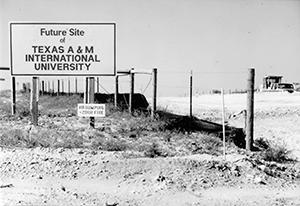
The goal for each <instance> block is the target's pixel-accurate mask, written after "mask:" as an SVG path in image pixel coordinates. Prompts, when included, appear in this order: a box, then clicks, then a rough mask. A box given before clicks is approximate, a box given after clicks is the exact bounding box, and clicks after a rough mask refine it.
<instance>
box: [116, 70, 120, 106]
mask: <svg viewBox="0 0 300 206" xmlns="http://www.w3.org/2000/svg"><path fill="white" fill-rule="evenodd" d="M115 78H116V88H115V89H116V91H115V108H118V94H119V76H118V75H116V77H115Z"/></svg>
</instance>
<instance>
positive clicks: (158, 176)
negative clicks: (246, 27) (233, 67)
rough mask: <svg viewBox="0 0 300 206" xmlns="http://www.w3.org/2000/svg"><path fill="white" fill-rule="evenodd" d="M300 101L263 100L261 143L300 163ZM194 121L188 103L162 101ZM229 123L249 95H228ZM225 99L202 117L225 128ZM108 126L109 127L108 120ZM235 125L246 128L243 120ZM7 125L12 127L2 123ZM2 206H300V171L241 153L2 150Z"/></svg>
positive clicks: (212, 98)
mask: <svg viewBox="0 0 300 206" xmlns="http://www.w3.org/2000/svg"><path fill="white" fill-rule="evenodd" d="M299 102H300V94H299V93H294V94H288V93H267V94H256V95H255V138H259V137H264V138H267V139H270V140H273V141H278V142H284V143H285V144H286V145H287V147H288V148H289V149H291V150H292V155H294V157H295V158H296V157H297V158H300V155H299V154H300V142H299V140H300V128H299V126H298V125H299V123H300V108H299ZM159 104H160V107H161V108H166V109H168V110H170V111H174V112H176V113H179V114H188V112H189V103H188V98H160V99H159ZM225 105H226V111H227V112H226V117H229V114H235V113H236V112H239V111H241V110H243V109H245V107H246V95H244V94H236V95H226V96H225ZM220 108H221V97H220V96H219V95H204V96H199V97H195V98H194V113H195V116H197V117H199V118H203V119H208V120H214V121H216V122H220V121H221V109H220ZM103 121H104V120H103ZM227 121H228V124H231V125H234V126H238V127H243V125H244V117H243V115H237V116H235V117H232V118H230V119H228V118H227ZM1 124H2V125H3V124H9V123H5V122H3V121H2V122H1ZM0 157H1V158H0V171H1V176H0V179H1V182H0V186H1V187H0V201H1V202H0V204H1V205H111V206H116V205H120V206H121V205H128V206H129V205H130V206H131V205H136V206H143V205H144V206H146V205H147V206H148V205H155V206H160V205H163V206H165V205H170V206H171V205H172V206H177V205H178V206H181V205H189V206H200V205H249V206H250V205H261V206H263V205H300V165H299V163H298V162H291V163H286V164H279V163H275V162H265V161H260V160H258V159H256V158H255V155H253V154H252V153H248V152H246V151H243V150H240V151H239V152H237V153H230V154H228V155H227V156H226V160H224V158H223V156H212V155H207V154H195V155H189V156H180V157H179V156H175V157H165V158H163V157H159V158H146V157H138V158H137V157H135V156H134V155H133V154H131V152H129V151H121V152H107V151H101V150H90V149H64V148H58V149H50V148H34V149H13V148H3V147H1V149H0Z"/></svg>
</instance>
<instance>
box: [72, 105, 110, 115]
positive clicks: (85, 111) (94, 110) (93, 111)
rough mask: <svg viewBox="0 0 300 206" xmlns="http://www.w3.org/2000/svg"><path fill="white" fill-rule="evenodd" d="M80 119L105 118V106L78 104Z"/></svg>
mask: <svg viewBox="0 0 300 206" xmlns="http://www.w3.org/2000/svg"><path fill="white" fill-rule="evenodd" d="M77 111H78V116H79V117H105V104H78V107H77Z"/></svg>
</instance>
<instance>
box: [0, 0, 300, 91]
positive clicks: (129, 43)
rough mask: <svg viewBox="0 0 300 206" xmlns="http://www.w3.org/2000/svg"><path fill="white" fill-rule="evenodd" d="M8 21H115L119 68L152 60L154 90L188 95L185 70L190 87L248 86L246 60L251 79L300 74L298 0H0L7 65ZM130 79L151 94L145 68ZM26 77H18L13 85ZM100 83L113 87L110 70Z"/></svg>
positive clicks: (291, 78) (0, 58) (0, 59)
mask: <svg viewBox="0 0 300 206" xmlns="http://www.w3.org/2000/svg"><path fill="white" fill-rule="evenodd" d="M11 21H13V22H75V23H76V22H86V23H88V22H96V23H116V67H117V70H129V69H131V68H134V69H135V70H149V71H151V70H152V68H157V69H158V96H159V97H160V96H184V95H187V94H188V93H189V85H190V83H189V80H190V73H191V70H192V71H193V91H194V94H195V93H197V92H198V93H200V94H201V93H203V92H208V91H210V90H213V89H221V88H224V89H225V91H228V90H232V91H233V90H236V89H238V90H241V89H246V87H247V77H248V69H249V68H255V87H258V86H259V84H262V79H263V76H264V75H282V76H283V81H284V82H300V1H296V0H262V1H259V0H109V1H107V0H89V1H87V0H72V1H71V0H70V1H68V0H51V1H50V0H23V1H17V0H0V40H1V42H0V67H10V56H9V53H10V49H9V41H10V40H9V22H11ZM24 35H26V34H24ZM95 38H97V37H95ZM0 72H1V73H0V78H5V79H6V80H5V81H2V82H0V89H1V90H2V89H9V88H10V78H11V76H10V72H9V71H0ZM57 78H60V79H63V78H62V77H57ZM57 78H56V79H57ZM41 79H43V80H45V81H51V80H53V79H54V78H53V77H52V78H50V77H43V78H41ZM56 79H55V80H56ZM64 79H66V78H64ZM70 79H71V81H74V77H71V78H70ZM83 79H84V77H78V80H79V82H80V85H79V87H80V88H79V90H81V89H83V88H84V86H83ZM135 80H136V82H135V91H136V92H140V93H143V94H145V95H146V96H149V97H151V95H152V78H151V75H147V74H139V75H136V78H135ZM29 81H31V80H30V78H28V77H27V78H24V77H17V82H18V87H20V86H21V83H22V82H29ZM120 81H121V82H120V92H129V84H130V82H129V77H120ZM71 84H72V85H73V82H72V83H71ZM100 84H101V88H100V91H101V92H114V78H113V77H100ZM65 85H67V84H65ZM71 89H72V88H71ZM65 90H66V89H65Z"/></svg>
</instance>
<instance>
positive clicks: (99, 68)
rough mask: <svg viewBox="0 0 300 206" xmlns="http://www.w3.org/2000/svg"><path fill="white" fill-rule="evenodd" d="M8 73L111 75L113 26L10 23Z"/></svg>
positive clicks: (107, 24) (31, 74)
mask: <svg viewBox="0 0 300 206" xmlns="http://www.w3.org/2000/svg"><path fill="white" fill-rule="evenodd" d="M10 58H11V59H10V61H11V74H12V75H19V76H114V75H115V73H116V25H115V23H10Z"/></svg>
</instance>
